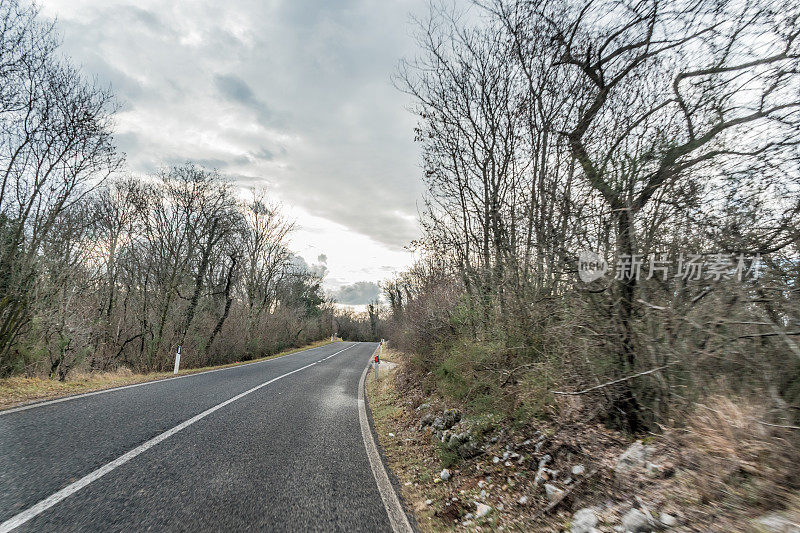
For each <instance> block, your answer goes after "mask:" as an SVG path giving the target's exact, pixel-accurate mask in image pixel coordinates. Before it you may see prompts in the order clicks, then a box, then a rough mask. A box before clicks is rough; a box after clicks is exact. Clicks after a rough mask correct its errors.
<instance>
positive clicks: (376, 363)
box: [372, 345, 383, 381]
mask: <svg viewBox="0 0 800 533" xmlns="http://www.w3.org/2000/svg"><path fill="white" fill-rule="evenodd" d="M381 346H383V345H381ZM380 364H381V356H380V354H377V353H376V354H375V361H374V362H373V363H372V366H373V367H374V368H375V381H378V379H380V378H378V366H379V365H380Z"/></svg>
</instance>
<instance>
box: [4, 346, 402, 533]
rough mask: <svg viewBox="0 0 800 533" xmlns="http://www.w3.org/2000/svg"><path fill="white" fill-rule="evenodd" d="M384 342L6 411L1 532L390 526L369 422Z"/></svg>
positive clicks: (360, 528) (315, 351) (322, 349)
mask: <svg viewBox="0 0 800 533" xmlns="http://www.w3.org/2000/svg"><path fill="white" fill-rule="evenodd" d="M375 347H376V344H374V343H346V342H339V343H333V344H329V345H326V346H322V347H319V348H313V349H310V350H305V351H303V352H298V353H295V354H292V355H289V356H285V357H280V358H277V359H272V360H268V361H263V362H259V363H253V364H249V365H244V366H238V367H233V368H228V369H223V370H218V371H212V372H207V373H203V374H195V375H190V376H185V377H181V378H178V379H172V380H167V381H159V382H152V383H148V384H145V385H140V386H133V387H129V388H122V389H116V390H113V391H109V392H105V393H102V394H95V395H90V396H85V397H80V398H75V399H71V400H68V401H63V402H58V403H46V404H43V405H38V406H33V407H32V408H26V409H23V410H18V411H14V410H11V411H6V412H0V532H3V531H12V530H13V531H60V532H61V531H123V530H125V531H132V530H133V531H142V530H154V531H165V530H168V531H209V530H210V531H241V530H264V531H390V530H391V526H390V523H389V520H388V518H387V511H386V509H385V508H384V505H383V503H382V501H381V495H380V493H379V491H378V488H377V485H376V481H375V477H374V476H373V473H372V471H371V469H370V463H369V461H368V457H367V452H366V451H365V445H364V440H363V439H362V433H361V428H360V426H359V413H358V383H359V378H360V376H361V373H362V370H363V369H364V367H365V365H366V364H367V362H368V361H369V358H370V356H371V354H372V353H373V352H374V350H375Z"/></svg>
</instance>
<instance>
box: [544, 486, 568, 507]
mask: <svg viewBox="0 0 800 533" xmlns="http://www.w3.org/2000/svg"><path fill="white" fill-rule="evenodd" d="M544 491H545V493H547V499H548V500H550V501H551V502H552V501H554V500H557V499H559V498H560V497H561V495H562V494H564V491H563V490H561V489H559V488H558V487H556V486H555V485H551V484H550V483H545V484H544Z"/></svg>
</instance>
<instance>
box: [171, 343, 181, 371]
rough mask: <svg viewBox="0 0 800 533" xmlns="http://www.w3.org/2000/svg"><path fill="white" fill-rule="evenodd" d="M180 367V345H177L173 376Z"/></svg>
mask: <svg viewBox="0 0 800 533" xmlns="http://www.w3.org/2000/svg"><path fill="white" fill-rule="evenodd" d="M180 367H181V345H180V344H179V345H178V349H177V350H176V351H175V371H174V372H172V373H173V374H177V373H178V369H179V368H180Z"/></svg>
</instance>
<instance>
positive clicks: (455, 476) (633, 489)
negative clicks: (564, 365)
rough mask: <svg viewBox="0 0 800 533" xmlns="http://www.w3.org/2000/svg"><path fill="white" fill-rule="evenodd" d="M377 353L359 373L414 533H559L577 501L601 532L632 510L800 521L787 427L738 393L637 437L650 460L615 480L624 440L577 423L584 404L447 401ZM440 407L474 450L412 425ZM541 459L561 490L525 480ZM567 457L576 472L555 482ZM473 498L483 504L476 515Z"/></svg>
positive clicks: (688, 521) (707, 524)
mask: <svg viewBox="0 0 800 533" xmlns="http://www.w3.org/2000/svg"><path fill="white" fill-rule="evenodd" d="M384 359H386V360H389V361H394V362H397V363H399V366H398V367H397V368H396V369H394V370H392V371H387V370H383V369H382V372H381V380H380V381H378V382H376V381H375V380H374V376H373V374H372V373H371V372H370V374H369V378H368V380H367V398H368V401H369V407H370V410H371V412H372V416H373V420H374V423H375V428H376V431H377V433H378V440H379V443H380V445H381V447H382V449H383V453H384V455H385V456H386V459H387V461H388V463H389V467H390V468H391V470H392V471H393V473H394V474H395V476H396V477H397V478H398V480H399V482H400V489H401V492H402V495H403V499H404V500H405V502H406V503H407V505H408V506H409V507H410V508H411V509H412V510H413V512H414V514H415V516H416V519H417V522H418V524H419V526H420V530H421V531H424V532H428V531H453V530H461V531H475V530H484V531H485V530H492V531H495V530H501V529H503V530H510V531H537V532H538V531H541V532H552V531H564V530H569V529H570V527H571V523H572V521H573V519H574V517H573V514H574V513H575V511H577V510H578V509H581V508H587V507H592V508H593V509H595V511H596V515H597V518H598V525H597V531H601V532H609V533H611V532H613V531H615V528H619V527H620V524H621V523H622V522H623V521H624V517H625V516H626V515H628V514H629V513H631V512H632V509H635V508H637V507H640V508H641V509H643V510H645V511H646V512H648V513H651V515H653V516H656V517H659V516H660V514H661V513H667V514H669V515H671V516H673V517H676V520H677V524H676V526H673V527H672V528H668V529H669V530H670V531H672V532H674V533H679V532H680V533H683V532H688V531H718V532H723V531H724V532H726V533H730V532H734V531H737V532H745V531H746V532H751V531H752V532H764V531H777V530H774V529H769V528H766V527H763V526H762V522H761V521H762V520H766V521H767V522H768V521H769V520H770V519H771V517H772V516H780V517H783V518H782V519H783V520H786V519H788V520H790V521H795V522H796V523H798V524H800V493H797V492H796V491H795V490H793V489H792V486H793V483H792V482H791V480H790V477H791V476H792V475H793V472H795V470H796V468H795V467H796V463H795V460H796V457H797V453H796V450H794V451H793V450H792V448H791V446H790V445H789V444H788V443H789V439H788V437H789V436H790V435H788V433H790V432H791V431H792V430H791V429H784V428H779V427H770V426H765V425H763V424H761V423H759V422H758V420H763V417H764V414H763V413H760V412H755V411H752V409H754V408H752V407H751V408H748V403H747V402H745V401H744V399H742V398H733V397H731V398H729V397H720V396H715V397H711V398H709V400H708V402H707V403H706V404H703V405H702V406H699V407H698V411H697V413H696V414H694V415H693V416H692V417H690V418H688V419H687V421H686V423H685V424H684V425H683V426H681V427H678V428H671V427H665V428H663V433H660V434H649V435H646V436H642V435H640V436H639V437H640V438H643V440H644V443H645V446H646V447H647V449H648V450H649V452H648V453H649V456H648V458H649V460H650V462H648V463H647V465H646V466H645V467H644V468H640V469H639V470H636V471H632V472H629V473H626V474H624V475H622V476H620V475H617V474H616V472H615V469H616V465H617V464H618V463H617V461H618V458H619V457H620V455H621V454H622V452H623V451H625V450H626V448H628V446H629V445H630V444H631V443H632V442H633V440H634V438H635V437H633V436H631V435H627V434H624V433H621V432H617V431H612V430H609V429H606V428H604V427H602V426H601V425H600V424H597V423H587V422H586V421H585V420H581V418H582V417H581V416H579V415H580V413H582V412H584V411H585V410H580V409H577V410H576V409H575V406H574V405H566V406H563V405H562V406H558V405H548V402H547V401H540V402H536V403H539V404H541V405H542V407H547V408H548V409H547V410H551V414H550V416H549V417H545V416H541V415H540V417H539V418H536V417H531V418H529V419H528V420H529V422H528V424H523V423H521V422H522V421H521V420H520V419H521V418H522V417H520V416H519V412H518V410H516V409H510V410H507V411H506V412H505V413H503V412H502V411H501V410H497V411H496V412H494V413H490V412H489V411H491V410H492V409H490V406H489V405H488V404H487V403H486V402H484V401H481V402H477V403H476V402H474V401H471V400H473V399H474V395H472V396H471V397H470V399H468V400H466V401H463V400H462V401H458V399H456V398H454V396H459V395H457V394H448V393H445V392H444V391H449V392H451V393H452V392H453V391H450V390H449V389H450V387H448V385H449V384H448V383H447V382H444V383H443V382H442V380H443V376H442V375H440V374H437V373H436V372H432V373H429V374H428V375H427V379H426V376H420V375H418V374H415V373H413V372H411V373H409V370H410V369H411V368H412V367H413V366H414V365H413V358H412V357H407V356H406V355H404V354H402V353H399V352H395V351H393V350H385V351H384ZM429 380H435V381H436V383H435V384H434V385H432V384H431V383H429V382H427V381H429ZM501 403H502V402H501ZM451 407H458V408H459V409H460V410H461V412H462V413H463V416H464V417H465V418H463V419H462V422H461V424H457V425H456V426H455V427H454V431H455V432H459V431H464V430H468V431H470V432H471V433H472V434H473V435H474V436H475V438H476V439H477V441H478V442H479V444H480V452H479V453H478V454H477V455H476V456H474V457H471V458H459V457H457V456H455V455H454V454H453V453H452V451H451V450H448V449H447V448H446V447H445V446H442V445H440V444H439V443H437V442H436V441H435V439H432V438H431V437H432V435H431V431H430V429H431V428H430V426H427V427H422V425H423V424H421V421H424V419H425V417H427V416H430V415H436V416H441V415H442V413H443V410H444V409H447V408H451ZM495 408H496V406H495ZM570 413H573V414H572V415H571V414H570ZM575 413H577V414H575ZM544 457H549V458H552V462H551V463H549V465H550V466H551V467H552V468H553V469H555V470H556V471H559V472H560V473H559V474H556V473H555V472H549V478H546V479H549V483H551V484H553V486H555V487H556V489H558V490H560V491H561V492H560V493H556V494H555V496H554V497H550V496H549V495H548V494H546V491H545V489H544V488H543V485H542V484H537V483H536V482H535V481H534V477H535V474H536V470H537V463H538V462H539V461H540V460H542V459H543V458H544ZM579 464H580V465H583V466H584V467H585V472H584V473H581V474H579V475H573V476H571V478H570V480H569V481H564V478H566V477H568V476H569V475H570V471H571V469H572V468H573V467H574V466H576V465H579ZM443 469H447V472H448V479H444V480H443V479H442V477H441V473H442V470H443ZM787 476H789V477H787ZM477 503H480V504H481V505H483V506H484V507H485V508H486V509H489V511H488V512H487V513H486V514H484V515H482V516H478V509H479V508H478V507H477ZM781 531H783V530H781Z"/></svg>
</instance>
